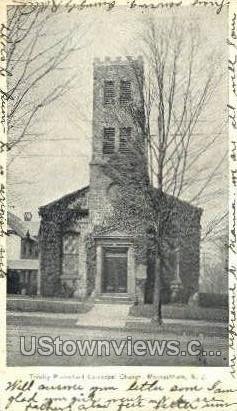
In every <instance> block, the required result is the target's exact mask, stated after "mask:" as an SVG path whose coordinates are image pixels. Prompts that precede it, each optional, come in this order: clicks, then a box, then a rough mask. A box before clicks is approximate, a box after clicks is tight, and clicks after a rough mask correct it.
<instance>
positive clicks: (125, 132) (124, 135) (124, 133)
mask: <svg viewBox="0 0 237 411" xmlns="http://www.w3.org/2000/svg"><path fill="white" fill-rule="evenodd" d="M131 133H132V129H131V127H123V128H121V129H120V140H119V151H120V152H121V153H124V152H126V151H127V150H128V144H129V140H130V138H131Z"/></svg>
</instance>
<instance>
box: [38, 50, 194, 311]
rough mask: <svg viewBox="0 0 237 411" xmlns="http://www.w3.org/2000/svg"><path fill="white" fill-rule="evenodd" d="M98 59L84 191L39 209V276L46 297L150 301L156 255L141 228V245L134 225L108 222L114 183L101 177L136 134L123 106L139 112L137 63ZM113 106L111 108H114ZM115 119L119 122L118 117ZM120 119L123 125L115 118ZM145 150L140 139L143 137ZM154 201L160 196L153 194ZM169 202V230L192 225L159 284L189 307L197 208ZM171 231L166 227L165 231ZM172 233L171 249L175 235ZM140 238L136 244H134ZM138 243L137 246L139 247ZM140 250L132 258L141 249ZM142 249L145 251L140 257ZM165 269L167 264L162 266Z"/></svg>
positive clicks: (170, 254) (166, 295) (139, 63)
mask: <svg viewBox="0 0 237 411" xmlns="http://www.w3.org/2000/svg"><path fill="white" fill-rule="evenodd" d="M133 66H134V67H135V69H136V73H138V76H139V79H137V77H136V75H135V74H134V70H133V68H131V65H130V64H129V63H128V62H127V61H120V60H118V59H117V60H116V61H109V60H108V59H106V60H105V62H100V61H98V60H97V61H96V62H95V64H94V91H93V92H94V101H93V141H92V160H91V162H90V185H89V186H87V187H84V188H82V189H79V190H77V191H75V192H73V193H71V194H68V195H65V196H64V197H62V198H60V199H58V200H56V201H54V202H52V203H50V204H47V205H45V206H43V207H40V209H39V214H40V216H41V226H40V272H41V292H42V295H44V296H59V295H64V296H68V297H74V298H79V299H80V298H84V297H88V296H91V295H92V296H96V297H97V298H105V297H107V298H114V299H116V298H120V299H121V298H124V299H128V300H131V301H137V302H140V303H143V302H152V295H153V289H154V283H155V281H154V277H155V274H154V256H152V253H149V245H148V242H147V236H146V230H147V227H143V228H142V231H141V233H144V237H142V238H143V241H141V233H139V234H138V229H137V227H138V225H139V224H136V221H134V224H133V225H132V226H134V230H131V229H130V230H126V229H124V228H123V227H121V226H120V225H119V221H117V222H116V224H115V225H113V226H112V225H111V224H107V223H106V221H108V216H109V215H110V214H111V210H112V209H113V206H112V203H113V198H114V196H116V185H115V183H114V181H112V180H111V178H110V177H109V175H108V173H105V171H104V165H105V162H108V161H110V159H111V156H112V155H113V153H114V152H122V153H123V155H126V144H127V141H129V140H130V139H131V138H140V137H141V132H140V135H139V136H140V137H137V136H138V134H139V132H138V129H137V124H134V122H133V119H132V117H131V116H129V115H128V114H126V115H125V116H124V105H126V103H127V102H128V101H129V102H130V101H133V102H134V104H135V105H136V107H138V109H139V110H141V121H142V107H143V101H142V96H141V93H140V89H139V87H140V88H141V87H142V84H143V83H142V82H143V77H144V73H143V62H142V59H139V58H138V59H137V60H133ZM115 101H117V102H118V104H117V105H116V107H115V106H114V102H115ZM120 115H121V116H120ZM121 118H122V120H121ZM142 139H143V140H142V141H143V144H144V150H146V147H145V143H144V141H145V139H144V136H142ZM154 195H156V197H157V202H159V191H158V190H155V189H154ZM166 200H167V204H168V203H170V202H173V203H174V205H175V206H174V210H173V211H175V213H174V214H175V215H174V217H173V222H172V224H173V226H176V225H178V226H179V230H180V232H181V231H182V229H183V227H186V228H187V226H188V225H190V227H191V228H192V229H191V230H190V235H189V236H187V237H186V238H185V239H184V241H183V242H182V247H181V248H179V249H177V250H176V249H175V247H174V248H173V250H167V260H169V261H170V264H169V266H168V268H167V272H166V275H165V278H164V281H163V284H162V296H163V299H164V301H170V300H173V301H177V302H188V299H189V297H190V296H191V295H193V294H194V293H195V292H197V290H198V281H199V254H200V218H201V210H200V209H199V208H196V207H193V206H191V205H190V204H188V203H185V202H182V201H179V200H177V199H175V198H173V197H170V196H167V198H166ZM171 230H172V228H171ZM180 232H177V231H176V238H174V243H175V242H177V239H178V238H179V237H180ZM138 237H139V239H138ZM138 240H139V241H138ZM141 243H142V248H143V251H141V252H140V254H139V252H138V248H139V244H140V245H141ZM144 250H145V252H144ZM167 265H168V264H167Z"/></svg>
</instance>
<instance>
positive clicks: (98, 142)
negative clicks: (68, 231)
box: [89, 57, 145, 224]
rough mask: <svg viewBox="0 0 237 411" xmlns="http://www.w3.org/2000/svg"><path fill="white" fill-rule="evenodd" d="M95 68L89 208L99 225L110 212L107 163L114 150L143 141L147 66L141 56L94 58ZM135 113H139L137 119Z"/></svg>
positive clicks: (125, 149)
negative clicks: (145, 71)
mask: <svg viewBox="0 0 237 411" xmlns="http://www.w3.org/2000/svg"><path fill="white" fill-rule="evenodd" d="M93 68H94V72H93V125H92V159H91V162H90V195H89V209H90V216H91V220H92V222H93V224H100V223H101V221H102V220H103V216H104V215H105V214H106V213H107V212H109V196H110V190H111V187H112V186H113V181H112V180H111V178H110V177H109V175H108V173H107V174H105V172H104V165H105V163H106V162H108V161H110V158H111V156H112V155H113V154H114V153H123V154H126V151H127V149H128V146H129V144H131V143H132V141H133V140H134V138H141V139H142V140H143V141H144V127H143V125H144V124H143V122H144V115H143V113H144V110H143V107H144V104H143V82H144V68H143V59H142V57H138V58H137V59H133V58H131V57H125V58H123V59H122V58H117V59H115V60H110V58H108V57H106V58H105V60H103V61H101V60H100V59H95V60H94V67H93ZM135 110H136V111H135ZM135 112H136V113H139V114H138V117H139V118H137V119H136V118H135V116H134V113H135ZM144 149H145V146H144Z"/></svg>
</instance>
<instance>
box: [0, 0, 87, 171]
mask: <svg viewBox="0 0 237 411" xmlns="http://www.w3.org/2000/svg"><path fill="white" fill-rule="evenodd" d="M63 13H65V11H64V10H63V9H61V8H59V9H58V10H57V11H55V12H52V11H51V10H50V8H48V7H47V6H45V7H43V6H40V5H39V6H32V5H23V6H9V7H8V16H7V22H8V25H7V27H8V32H7V34H8V35H7V39H8V52H7V71H6V73H7V81H8V93H7V98H8V116H7V123H8V150H9V156H8V167H10V165H11V164H12V162H13V160H14V159H15V157H16V156H18V155H19V154H21V152H22V151H24V149H25V147H26V145H27V144H29V143H31V142H32V141H34V139H37V138H41V137H42V133H40V132H35V129H34V125H35V123H36V121H37V119H38V116H39V114H40V113H41V112H43V110H44V109H45V108H47V107H48V106H49V105H51V104H53V103H54V102H55V101H56V100H57V99H59V98H60V97H62V96H63V95H64V94H65V93H66V92H67V91H68V90H70V89H71V87H72V86H73V84H74V83H73V82H74V80H75V74H72V73H70V71H69V70H68V68H69V67H67V66H66V64H67V65H68V59H69V57H70V56H71V55H72V53H75V52H77V51H78V50H80V49H81V47H82V42H81V38H82V36H83V34H84V33H83V31H84V28H83V27H81V28H80V29H81V30H80V32H79V38H78V29H77V30H75V27H72V28H71V29H70V30H69V29H66V30H62V28H61V26H59V25H58V24H55V22H56V21H60V20H61V19H59V17H60V15H62V14H63ZM76 35H77V36H76ZM60 71H61V73H62V75H61V76H59V75H58V73H59V72H60Z"/></svg>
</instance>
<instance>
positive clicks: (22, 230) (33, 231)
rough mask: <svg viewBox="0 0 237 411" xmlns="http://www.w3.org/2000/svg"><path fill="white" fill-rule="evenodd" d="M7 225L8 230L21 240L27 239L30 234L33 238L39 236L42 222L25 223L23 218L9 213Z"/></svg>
mask: <svg viewBox="0 0 237 411" xmlns="http://www.w3.org/2000/svg"><path fill="white" fill-rule="evenodd" d="M7 224H8V230H9V231H10V230H11V231H13V232H14V233H15V234H17V235H18V236H19V237H21V238H25V237H26V235H27V234H28V233H29V235H30V237H31V238H34V237H37V236H38V233H39V227H40V221H23V220H21V218H19V217H17V216H16V215H15V214H13V213H11V212H10V211H8V212H7Z"/></svg>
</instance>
